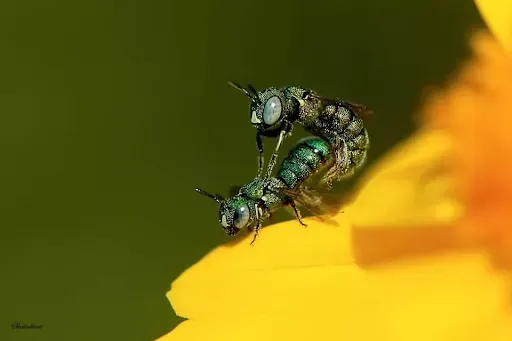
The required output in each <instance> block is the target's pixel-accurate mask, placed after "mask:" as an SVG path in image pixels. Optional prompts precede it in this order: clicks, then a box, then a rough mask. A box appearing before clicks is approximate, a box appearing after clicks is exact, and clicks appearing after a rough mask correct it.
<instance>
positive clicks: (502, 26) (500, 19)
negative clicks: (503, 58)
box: [475, 0, 512, 51]
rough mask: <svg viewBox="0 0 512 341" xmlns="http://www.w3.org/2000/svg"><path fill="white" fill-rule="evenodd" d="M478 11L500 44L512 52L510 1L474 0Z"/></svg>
mask: <svg viewBox="0 0 512 341" xmlns="http://www.w3.org/2000/svg"><path fill="white" fill-rule="evenodd" d="M475 3H476V5H477V7H478V10H479V11H480V13H481V14H482V17H483V18H484V20H485V21H486V23H487V26H489V28H490V30H491V31H492V32H493V33H494V35H495V36H496V37H497V38H498V40H499V41H500V42H501V44H502V45H503V46H504V47H505V48H506V49H507V50H509V51H512V1H507V0H475Z"/></svg>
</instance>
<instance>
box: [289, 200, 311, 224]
mask: <svg viewBox="0 0 512 341" xmlns="http://www.w3.org/2000/svg"><path fill="white" fill-rule="evenodd" d="M290 206H291V207H292V209H293V213H295V216H296V217H297V220H298V221H299V223H300V224H301V225H302V226H304V227H308V225H307V224H306V223H304V222H303V221H302V215H301V214H300V211H299V209H298V208H297V205H296V204H295V201H293V200H292V201H290Z"/></svg>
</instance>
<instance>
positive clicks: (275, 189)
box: [196, 137, 335, 244]
mask: <svg viewBox="0 0 512 341" xmlns="http://www.w3.org/2000/svg"><path fill="white" fill-rule="evenodd" d="M334 161H335V150H334V148H332V146H331V144H330V143H329V142H328V141H327V140H325V139H323V138H320V137H309V138H306V139H303V140H301V141H299V142H298V143H297V144H296V145H295V146H294V147H293V148H292V149H291V150H290V152H289V153H288V155H287V157H286V158H285V159H284V160H283V162H282V164H281V167H280V168H279V170H278V173H277V176H275V177H266V178H259V177H257V178H255V179H254V180H252V181H251V182H249V183H248V184H246V185H244V186H242V187H240V189H239V191H238V193H237V194H235V195H233V196H232V197H230V198H228V199H224V198H223V197H221V196H219V195H213V194H210V193H208V192H205V191H203V190H201V189H198V188H196V191H197V192H199V193H200V194H202V195H205V196H207V197H209V198H211V199H213V200H215V201H216V202H217V203H218V204H219V205H220V209H219V222H220V224H221V225H222V227H223V229H224V231H225V232H226V233H227V234H228V235H230V236H234V235H236V234H237V233H238V232H240V231H241V230H242V229H249V230H250V231H254V238H253V240H252V242H251V244H253V243H254V241H255V240H256V237H257V236H258V232H259V230H260V229H261V227H262V223H263V221H264V220H266V219H267V218H269V217H270V216H271V215H272V212H275V211H276V210H278V209H280V208H282V207H284V206H287V207H290V208H291V209H292V210H293V212H294V214H295V216H296V218H297V220H298V221H299V223H300V224H301V225H303V226H307V225H306V224H305V223H304V222H303V221H302V216H301V213H300V211H299V209H298V207H297V206H298V205H300V206H303V207H305V208H306V209H308V210H309V211H310V212H311V213H313V214H314V215H316V216H321V215H324V214H325V213H326V207H325V206H324V201H323V200H322V197H321V196H320V194H319V193H317V192H316V191H314V190H311V189H308V188H307V187H304V186H302V185H303V184H304V183H305V181H306V180H308V179H311V178H312V176H313V175H315V174H316V173H318V172H319V171H321V170H322V169H325V168H327V167H329V166H331V165H332V163H333V162H334ZM324 219H326V218H325V217H324ZM331 223H332V222H331Z"/></svg>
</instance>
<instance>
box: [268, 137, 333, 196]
mask: <svg viewBox="0 0 512 341" xmlns="http://www.w3.org/2000/svg"><path fill="white" fill-rule="evenodd" d="M333 161H334V154H333V153H332V149H331V146H330V144H329V143H328V142H327V141H326V140H324V139H322V138H320V137H310V138H306V139H304V140H302V141H300V142H299V143H297V144H296V145H295V146H294V147H293V148H292V149H291V150H290V152H289V153H288V156H287V157H286V158H285V159H284V160H283V163H282V164H281V167H280V168H279V170H278V172H277V177H278V178H279V179H280V180H282V181H283V182H284V183H285V184H286V186H287V187H288V188H290V189H295V188H296V187H297V186H298V185H300V184H301V183H302V182H303V181H305V180H306V179H308V178H310V177H311V176H312V175H313V174H316V173H317V172H318V171H320V170H321V169H323V168H324V167H325V166H328V165H330V164H332V162H333Z"/></svg>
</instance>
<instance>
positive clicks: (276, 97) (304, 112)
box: [229, 82, 373, 187]
mask: <svg viewBox="0 0 512 341" xmlns="http://www.w3.org/2000/svg"><path fill="white" fill-rule="evenodd" d="M229 84H230V85H231V86H233V87H234V88H236V89H238V90H239V91H241V92H243V93H244V94H245V95H246V96H247V97H249V98H250V100H251V104H250V118H251V123H252V125H253V126H254V127H256V129H257V133H256V146H257V148H258V175H257V176H258V177H262V175H263V174H262V173H263V162H264V156H263V142H262V137H263V136H265V137H278V141H277V144H276V146H275V149H274V151H273V153H272V156H271V158H270V161H269V164H268V167H267V173H266V175H265V177H270V176H271V174H272V171H273V168H274V166H275V163H276V161H277V157H278V152H279V149H280V147H281V144H282V143H283V140H284V139H285V138H287V137H289V136H291V134H292V129H293V125H294V123H295V122H297V123H299V124H301V125H302V126H303V127H304V128H305V129H306V131H308V132H310V133H311V134H313V135H315V136H319V137H322V138H324V139H326V140H327V141H328V142H329V144H330V145H331V146H332V147H333V148H334V150H335V160H334V162H333V164H332V166H331V167H330V169H329V170H328V172H327V173H326V174H325V176H324V177H323V179H322V181H321V183H323V184H326V185H327V186H328V187H331V185H332V183H333V181H338V180H341V179H343V178H347V177H350V176H352V175H353V174H354V172H355V171H356V170H357V169H359V168H360V167H361V166H363V164H364V163H365V161H366V157H367V151H368V148H369V147H370V139H369V136H368V132H367V130H366V128H365V127H364V124H363V120H362V117H363V116H368V115H370V114H373V111H372V110H370V109H368V108H367V107H366V106H364V105H360V104H354V103H351V102H347V101H343V100H339V99H327V98H323V97H320V96H318V95H317V94H316V93H315V92H314V91H312V90H306V89H303V88H301V87H298V86H289V87H285V88H281V89H277V88H273V87H271V88H267V89H265V90H263V91H256V89H255V88H254V87H253V86H251V85H248V86H247V89H245V88H243V87H241V86H240V85H238V84H236V83H234V82H229Z"/></svg>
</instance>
